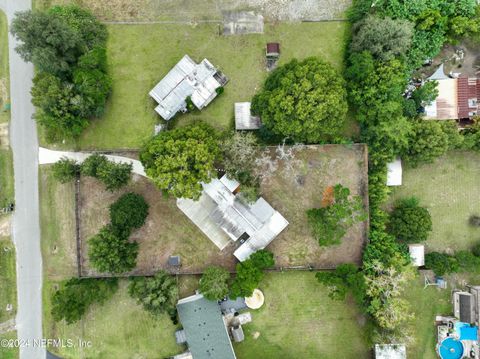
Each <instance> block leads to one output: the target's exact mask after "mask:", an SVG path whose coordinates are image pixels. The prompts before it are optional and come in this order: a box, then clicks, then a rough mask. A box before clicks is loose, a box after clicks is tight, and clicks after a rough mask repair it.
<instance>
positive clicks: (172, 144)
mask: <svg viewBox="0 0 480 359" xmlns="http://www.w3.org/2000/svg"><path fill="white" fill-rule="evenodd" d="M219 155H220V148H219V144H218V136H217V134H216V133H215V130H214V129H213V128H212V127H210V126H208V125H207V124H205V123H203V122H202V123H198V124H192V125H189V126H185V127H179V128H175V129H173V130H170V131H163V132H160V133H159V134H158V135H156V136H155V137H153V138H152V139H151V140H150V141H149V142H148V143H147V144H146V145H145V146H144V147H143V149H142V151H141V153H140V160H141V162H142V164H143V165H144V167H145V172H146V173H147V175H148V176H149V177H150V178H151V179H152V180H153V182H154V183H155V184H156V185H157V186H158V187H159V188H160V189H162V190H164V191H166V192H168V193H170V194H172V195H173V196H175V197H177V198H192V199H198V198H199V197H200V194H201V192H202V185H201V183H200V182H209V181H210V180H211V178H213V177H214V176H215V173H216V170H215V166H214V164H215V161H216V160H217V159H219V157H220V156H219Z"/></svg>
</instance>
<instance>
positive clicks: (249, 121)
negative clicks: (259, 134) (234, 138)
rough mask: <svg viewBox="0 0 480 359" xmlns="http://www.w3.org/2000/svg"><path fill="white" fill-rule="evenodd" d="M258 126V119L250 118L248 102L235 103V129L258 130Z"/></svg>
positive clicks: (249, 104) (255, 117) (259, 124)
mask: <svg viewBox="0 0 480 359" xmlns="http://www.w3.org/2000/svg"><path fill="white" fill-rule="evenodd" d="M260 126H261V123H260V117H258V116H252V113H251V103H250V102H236V103H235V129H237V130H258V129H259V128H260Z"/></svg>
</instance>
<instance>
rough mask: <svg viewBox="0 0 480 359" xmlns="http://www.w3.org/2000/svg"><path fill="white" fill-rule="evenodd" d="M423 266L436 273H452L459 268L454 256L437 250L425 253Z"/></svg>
mask: <svg viewBox="0 0 480 359" xmlns="http://www.w3.org/2000/svg"><path fill="white" fill-rule="evenodd" d="M425 267H427V268H429V269H431V270H433V271H434V272H435V274H437V275H444V274H447V273H454V272H457V271H458V269H459V266H458V262H457V260H456V258H455V257H454V256H451V255H449V254H446V253H439V252H431V253H427V254H426V255H425Z"/></svg>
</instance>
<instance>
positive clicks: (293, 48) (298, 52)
mask: <svg viewBox="0 0 480 359" xmlns="http://www.w3.org/2000/svg"><path fill="white" fill-rule="evenodd" d="M108 30H109V33H110V37H109V41H108V56H109V58H108V59H109V65H110V71H111V74H112V77H113V90H112V94H111V96H110V99H109V101H108V103H107V108H106V113H105V114H104V115H103V116H102V117H101V118H99V119H96V120H94V121H93V122H92V124H91V125H90V126H89V127H88V128H87V130H86V131H85V132H84V133H83V135H82V136H81V138H80V139H79V140H78V143H77V144H72V143H66V144H63V145H62V144H58V145H57V146H59V147H77V148H81V149H114V148H138V147H140V146H141V145H142V143H143V142H144V141H145V140H146V139H148V138H149V137H150V136H152V135H153V131H154V125H155V124H156V123H158V122H160V121H161V118H160V116H159V115H157V114H156V112H155V111H154V108H155V102H154V100H153V99H151V98H150V97H149V96H148V92H149V91H150V90H151V89H152V88H153V87H154V86H155V85H156V83H157V82H159V81H160V80H161V79H162V78H163V77H164V76H165V75H166V74H167V72H168V71H169V70H170V69H171V68H172V67H173V66H174V65H175V64H176V63H177V62H178V61H179V60H180V59H181V57H182V56H183V55H185V54H189V55H190V56H191V57H192V58H193V59H194V60H196V61H200V60H202V59H203V58H205V57H206V58H208V59H209V60H210V61H211V62H212V63H213V64H214V65H215V66H217V67H218V68H220V70H221V71H223V72H224V73H225V75H226V76H227V77H229V79H230V81H229V83H228V84H227V85H226V87H225V92H224V93H223V94H222V95H220V96H218V98H216V99H215V100H214V101H213V102H212V103H211V104H210V105H209V106H208V107H207V108H205V109H204V110H202V111H201V112H199V111H197V112H194V113H191V114H180V115H178V117H176V118H175V119H174V120H172V121H173V122H172V125H175V126H177V125H182V124H186V123H189V122H192V121H195V120H203V121H206V122H208V123H210V124H211V125H213V126H214V127H216V128H218V129H228V128H231V127H232V126H233V106H234V103H235V102H239V101H249V100H250V99H251V98H252V96H253V95H254V94H255V92H256V91H257V90H258V89H259V88H260V86H261V84H262V83H263V81H264V79H265V77H266V75H267V73H266V71H265V65H264V57H265V55H264V52H265V44H266V42H268V41H279V42H280V43H281V46H282V55H281V60H280V63H285V62H287V61H289V60H291V59H292V58H299V59H302V58H305V57H308V56H320V57H322V58H324V59H325V60H326V61H328V62H330V63H331V64H333V65H334V66H335V68H337V69H338V70H339V71H341V70H342V67H343V50H344V45H343V44H344V38H345V37H346V35H347V33H348V30H349V25H348V24H347V23H345V22H325V23H278V24H275V25H272V24H266V25H265V34H254V35H243V36H229V37H225V36H220V35H219V27H218V24H201V25H196V26H190V25H180V24H150V25H108ZM346 127H347V128H346V132H350V130H351V127H352V126H351V123H348V124H347V126H346Z"/></svg>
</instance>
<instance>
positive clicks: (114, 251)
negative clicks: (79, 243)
mask: <svg viewBox="0 0 480 359" xmlns="http://www.w3.org/2000/svg"><path fill="white" fill-rule="evenodd" d="M119 232H120V231H118V230H117V229H116V228H114V227H113V226H111V225H108V226H105V227H103V228H102V229H101V230H100V232H99V233H98V234H97V235H95V236H93V237H92V238H90V239H89V240H88V257H89V258H90V262H91V264H92V267H93V268H95V269H96V270H98V271H99V272H107V273H114V274H118V273H125V272H128V271H130V270H132V269H133V268H135V265H136V263H137V254H138V243H137V242H129V241H128V238H127V237H126V236H125V235H124V234H123V233H119Z"/></svg>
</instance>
